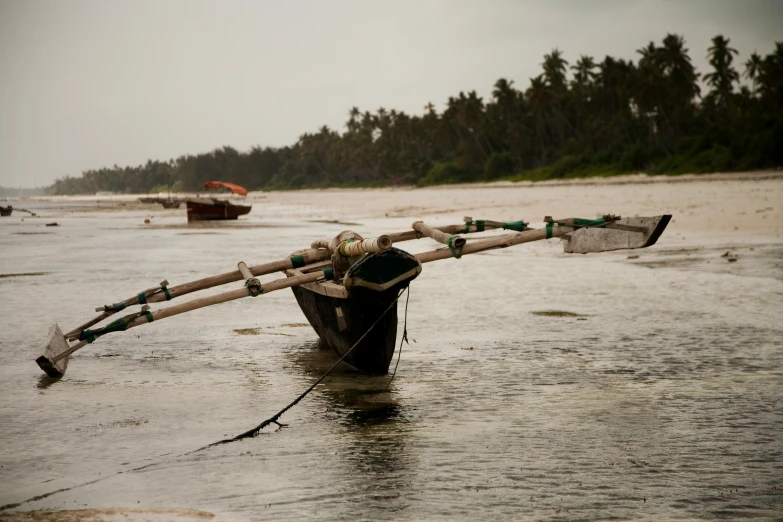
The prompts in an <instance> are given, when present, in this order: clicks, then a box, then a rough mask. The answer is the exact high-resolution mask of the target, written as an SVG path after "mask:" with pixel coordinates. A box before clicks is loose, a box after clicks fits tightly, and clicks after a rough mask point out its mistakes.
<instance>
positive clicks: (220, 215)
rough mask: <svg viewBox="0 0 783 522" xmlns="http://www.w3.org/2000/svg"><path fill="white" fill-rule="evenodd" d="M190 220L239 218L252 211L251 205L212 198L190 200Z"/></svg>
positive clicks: (188, 205) (188, 202) (188, 203)
mask: <svg viewBox="0 0 783 522" xmlns="http://www.w3.org/2000/svg"><path fill="white" fill-rule="evenodd" d="M186 203H187V207H188V222H190V221H211V220H220V219H237V218H238V217H239V216H242V215H245V214H247V213H248V212H250V209H251V208H252V207H251V206H250V205H236V204H234V203H231V202H229V201H223V200H217V199H212V200H210V201H209V202H204V203H201V202H197V201H193V200H188V201H187V202H186Z"/></svg>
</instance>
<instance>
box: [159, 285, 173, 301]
mask: <svg viewBox="0 0 783 522" xmlns="http://www.w3.org/2000/svg"><path fill="white" fill-rule="evenodd" d="M160 289H161V290H163V293H164V294H165V295H166V301H171V294H170V293H169V289H168V288H166V287H165V286H163V285H160Z"/></svg>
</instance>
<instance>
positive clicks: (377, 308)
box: [291, 287, 397, 375]
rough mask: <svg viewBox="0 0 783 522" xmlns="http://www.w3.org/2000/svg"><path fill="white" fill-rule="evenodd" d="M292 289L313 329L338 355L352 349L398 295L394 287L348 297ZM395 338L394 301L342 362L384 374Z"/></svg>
mask: <svg viewBox="0 0 783 522" xmlns="http://www.w3.org/2000/svg"><path fill="white" fill-rule="evenodd" d="M291 290H293V292H294V296H296V300H297V302H298V303H299V307H300V308H301V309H302V312H304V315H305V317H307V320H308V321H309V322H310V325H312V327H313V329H314V330H315V332H316V333H317V334H318V336H319V337H320V338H321V339H322V340H323V341H324V342H325V343H326V344H327V346H329V348H331V349H332V350H333V351H334V352H335V353H336V354H337V355H338V356H340V357H342V356H343V355H345V353H346V352H347V351H348V350H350V349H351V347H352V346H353V345H354V344H355V343H356V341H358V340H359V338H361V336H362V335H363V334H364V333H365V332H367V330H368V329H369V328H370V327H371V326H372V325H373V323H374V322H375V321H376V320H377V319H378V317H380V316H381V315H382V314H383V312H384V311H385V310H386V308H388V307H389V305H390V304H391V303H392V302H393V301H394V300H395V299H396V298H397V290H396V289H392V290H387V291H386V292H380V293H378V292H372V294H371V295H370V294H369V293H368V295H365V296H362V297H351V298H348V299H340V298H336V297H329V296H326V295H322V294H318V293H316V292H313V291H310V290H307V289H305V288H301V287H294V288H291ZM396 340H397V304H396V303H395V304H394V305H393V306H392V309H391V310H389V311H388V312H387V313H386V315H385V316H384V317H383V318H382V319H381V320H380V321H379V322H378V324H377V325H375V327H374V328H373V329H372V330H370V332H369V333H367V335H366V336H365V337H364V339H362V341H361V342H360V343H359V344H358V345H357V346H356V348H354V349H353V351H352V352H351V353H350V354H349V355H348V356H347V357H346V358H345V362H347V363H348V364H350V365H351V366H353V367H354V368H356V369H357V370H359V371H361V372H364V373H367V374H370V375H384V374H386V373H387V372H388V371H389V364H390V363H391V360H392V357H393V356H394V350H395V342H396Z"/></svg>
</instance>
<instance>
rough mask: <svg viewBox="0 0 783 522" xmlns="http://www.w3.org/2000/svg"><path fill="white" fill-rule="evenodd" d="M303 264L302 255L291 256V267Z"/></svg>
mask: <svg viewBox="0 0 783 522" xmlns="http://www.w3.org/2000/svg"><path fill="white" fill-rule="evenodd" d="M303 266H305V258H304V256H303V255H298V256H291V267H292V268H302V267H303Z"/></svg>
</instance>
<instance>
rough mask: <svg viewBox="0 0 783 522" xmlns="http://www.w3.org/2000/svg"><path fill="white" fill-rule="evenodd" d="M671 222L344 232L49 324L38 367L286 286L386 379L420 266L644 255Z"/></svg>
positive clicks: (317, 322)
mask: <svg viewBox="0 0 783 522" xmlns="http://www.w3.org/2000/svg"><path fill="white" fill-rule="evenodd" d="M670 219H671V216H670V215H662V216H655V217H635V218H626V219H621V218H620V217H619V216H613V215H605V216H603V217H601V218H598V219H579V218H569V219H561V220H554V219H552V218H551V217H548V216H547V217H546V218H544V221H545V226H544V228H540V229H531V228H529V227H528V224H527V223H526V222H524V221H521V220H520V221H511V222H499V221H489V220H473V219H471V218H465V223H463V224H459V225H448V226H442V227H431V226H429V225H426V224H425V223H423V222H421V221H417V222H415V223H413V225H412V226H411V230H408V231H405V232H399V233H395V234H389V235H382V236H378V237H377V238H373V239H364V238H362V236H360V235H359V234H357V233H355V232H352V231H344V232H342V233H340V234H339V235H338V236H336V237H335V238H332V239H324V240H319V241H315V242H313V243H312V244H311V245H310V248H309V249H305V250H302V251H299V252H295V253H293V254H292V255H291V256H289V257H288V258H286V259H283V260H279V261H273V262H271V263H265V264H262V265H257V266H253V267H248V266H247V265H246V264H245V263H244V262H242V261H240V262H239V263H238V264H237V268H238V270H235V271H233V272H227V273H224V274H219V275H216V276H212V277H207V278H205V279H201V280H199V281H194V282H190V283H185V284H182V285H178V286H174V287H169V286H168V282H167V281H163V282H161V283H160V285H158V286H156V287H152V288H149V289H147V290H144V291H142V292H139V293H138V294H137V295H135V296H132V297H130V298H127V299H125V300H123V301H119V302H117V303H114V304H111V305H104V306H102V307H99V308H96V312H101V313H100V314H99V315H98V316H97V317H95V318H94V319H92V320H90V321H88V322H87V323H85V324H83V325H81V326H79V327H77V328H75V329H73V330H70V331H69V332H67V333H66V334H63V333H62V331H61V330H60V327H59V326H58V325H57V324H55V325H52V327H51V328H50V331H49V339H48V341H47V343H46V346H45V349H44V353H43V355H42V356H40V357H39V358H38V359H37V360H36V362H37V363H38V365H39V366H40V367H41V369H43V370H44V371H45V372H46V373H47V374H48V375H49V376H51V377H61V376H62V375H64V373H65V370H66V367H67V363H68V358H69V356H70V355H71V354H72V353H74V352H75V351H77V350H79V349H81V348H83V347H84V346H86V345H87V344H89V343H92V342H94V341H95V340H96V339H98V338H100V337H102V336H104V335H107V334H109V333H114V332H121V331H125V330H127V329H130V328H135V327H137V326H141V325H143V324H147V323H150V322H153V321H159V320H162V319H165V318H167V317H171V316H174V315H178V314H181V313H184V312H189V311H192V310H196V309H199V308H204V307H206V306H212V305H217V304H220V303H224V302H228V301H233V300H236V299H241V298H245V297H258V296H263V294H266V293H269V292H272V291H275V290H280V289H283V288H291V289H292V290H293V292H294V296H295V298H296V300H297V302H298V304H299V306H300V308H301V309H302V312H303V313H304V315H305V317H306V318H307V320H308V321H309V323H310V324H311V325H312V327H313V329H314V330H315V332H316V334H317V335H318V336H319V337H320V338H321V340H322V341H323V342H324V343H326V345H327V346H329V347H330V348H331V349H332V350H333V351H334V352H335V354H336V355H337V356H338V357H339V358H340V360H343V361H344V362H346V363H348V364H350V365H352V366H353V367H354V368H356V369H357V370H360V371H362V372H365V373H368V374H373V375H377V374H385V373H387V372H388V370H389V364H390V362H391V360H392V355H393V353H394V348H395V342H396V336H397V300H398V299H399V296H400V294H401V291H402V290H403V289H404V288H406V287H407V286H408V285H410V284H411V282H412V281H413V280H414V279H415V278H416V277H418V276H419V275H420V274H421V271H422V264H425V263H429V262H433V261H438V260H445V259H449V258H456V259H459V258H460V257H462V256H463V255H468V254H473V253H477V252H484V251H487V250H493V249H497V248H506V247H511V246H514V245H519V244H523V243H529V242H532V241H539V240H547V239H551V238H560V239H561V240H563V248H564V251H565V252H567V253H581V254H586V253H591V252H606V251H610V250H619V249H635V248H646V247H649V246H652V245H654V244H655V242H656V241H657V240H658V238H659V237H660V235H661V234H662V233H663V231H664V229H665V228H666V226H667V225H668V223H669V221H670ZM500 229H503V230H506V231H508V232H507V233H503V234H501V235H495V236H492V237H488V238H483V239H478V238H476V239H475V240H474V238H473V237H471V238H470V239H471V241H470V242H468V241H467V239H468V238H466V237H463V236H466V235H469V234H474V233H482V232H485V231H490V230H500ZM423 236H427V237H430V238H432V239H434V240H436V241H438V242H440V243H442V244H443V245H444V247H443V248H439V249H436V250H431V251H427V252H422V253H419V254H415V255H414V254H409V253H408V252H405V251H404V250H402V249H400V248H398V247H395V246H393V245H398V244H399V243H402V242H405V241H409V240H413V239H418V238H420V237H423ZM275 272H284V273H285V276H286V277H283V278H280V279H276V280H273V281H270V282H267V283H261V282H260V281H259V280H258V279H257V277H258V276H261V275H265V274H272V273H275ZM237 281H243V282H244V286H242V287H240V288H237V289H234V290H229V291H226V292H223V293H220V294H217V295H212V296H209V297H203V298H199V299H194V300H191V301H187V302H185V303H181V304H177V305H173V306H166V307H163V308H159V309H158V310H155V311H150V304H153V303H158V302H163V301H169V300H172V299H174V298H176V297H179V296H182V295H186V294H189V293H192V292H196V291H200V290H204V289H207V288H213V287H215V286H219V285H224V284H227V283H232V282H237ZM134 305H141V306H142V307H141V309H140V311H138V312H135V313H131V314H128V315H125V316H123V317H122V318H120V319H117V320H115V321H112V322H110V323H108V324H106V325H105V326H102V327H98V328H93V327H94V325H96V324H98V323H100V322H102V321H103V320H104V319H107V318H108V317H110V316H112V315H114V314H116V313H118V312H120V311H122V310H124V309H126V308H128V307H130V306H134Z"/></svg>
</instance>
